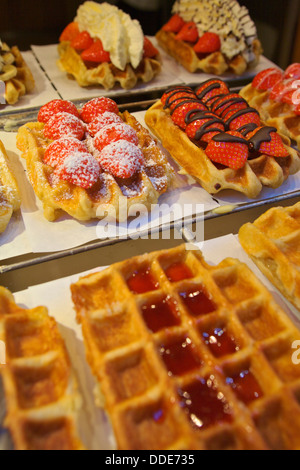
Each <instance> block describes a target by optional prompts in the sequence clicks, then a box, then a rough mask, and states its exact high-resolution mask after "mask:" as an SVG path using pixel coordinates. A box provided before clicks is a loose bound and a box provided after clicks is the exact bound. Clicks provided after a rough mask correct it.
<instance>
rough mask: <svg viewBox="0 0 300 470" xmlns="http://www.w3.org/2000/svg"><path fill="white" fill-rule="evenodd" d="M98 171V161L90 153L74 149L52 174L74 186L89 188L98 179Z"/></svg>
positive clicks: (99, 170)
mask: <svg viewBox="0 0 300 470" xmlns="http://www.w3.org/2000/svg"><path fill="white" fill-rule="evenodd" d="M100 172H101V169H100V166H99V163H98V162H97V160H96V159H95V158H94V157H93V156H92V155H91V154H90V153H88V152H80V151H75V152H72V153H70V154H69V155H68V156H67V157H66V158H65V159H64V161H63V162H62V163H61V164H59V165H58V166H57V167H56V169H55V170H54V175H55V176H56V177H57V178H58V179H62V180H65V181H68V182H69V183H71V184H74V185H75V186H80V187H81V188H83V189H89V188H91V187H92V186H94V184H95V183H96V182H97V181H98V179H99V174H100Z"/></svg>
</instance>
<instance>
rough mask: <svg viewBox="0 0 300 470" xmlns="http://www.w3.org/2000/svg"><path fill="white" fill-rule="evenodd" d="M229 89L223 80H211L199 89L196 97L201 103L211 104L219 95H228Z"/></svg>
mask: <svg viewBox="0 0 300 470" xmlns="http://www.w3.org/2000/svg"><path fill="white" fill-rule="evenodd" d="M228 93H230V92H229V88H228V86H227V85H226V83H225V82H223V80H220V79H209V80H206V81H205V82H203V83H202V84H201V85H200V86H199V87H198V88H197V89H196V95H197V97H198V99H199V100H200V101H202V102H203V103H205V104H206V103H207V104H209V101H210V100H211V99H212V98H214V97H215V96H218V95H227V94H228Z"/></svg>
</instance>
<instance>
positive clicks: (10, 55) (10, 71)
mask: <svg viewBox="0 0 300 470" xmlns="http://www.w3.org/2000/svg"><path fill="white" fill-rule="evenodd" d="M0 49H1V51H0V59H1V60H0V65H1V63H2V70H1V67H0V80H2V81H4V83H5V95H4V98H5V101H6V103H7V104H10V105H13V104H15V103H17V101H19V99H20V98H21V97H22V96H23V95H25V94H26V93H30V92H31V91H32V90H33V89H34V86H35V82H34V78H33V75H32V73H31V70H30V69H29V67H28V65H27V64H26V62H25V60H24V59H23V57H22V54H21V52H20V50H19V48H18V47H17V46H13V47H12V48H10V47H9V46H8V45H7V44H5V43H1V45H0Z"/></svg>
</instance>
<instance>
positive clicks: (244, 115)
mask: <svg viewBox="0 0 300 470" xmlns="http://www.w3.org/2000/svg"><path fill="white" fill-rule="evenodd" d="M250 123H253V124H256V125H257V126H260V125H261V121H260V116H259V113H258V111H256V109H254V108H250V107H248V108H246V109H240V110H238V111H236V110H235V109H234V110H232V111H229V112H228V113H227V114H226V118H225V124H226V126H227V128H229V130H231V131H234V130H238V129H239V128H240V127H243V126H245V125H246V124H250Z"/></svg>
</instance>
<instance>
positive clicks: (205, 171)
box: [145, 100, 300, 198]
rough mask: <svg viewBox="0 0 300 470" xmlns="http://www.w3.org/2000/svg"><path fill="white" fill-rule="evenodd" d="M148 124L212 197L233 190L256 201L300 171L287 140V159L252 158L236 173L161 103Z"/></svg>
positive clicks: (152, 110) (147, 118)
mask: <svg viewBox="0 0 300 470" xmlns="http://www.w3.org/2000/svg"><path fill="white" fill-rule="evenodd" d="M145 122H146V124H147V125H148V127H149V128H150V130H151V131H152V132H153V134H154V135H155V136H156V137H157V138H158V139H159V140H160V141H161V143H162V145H163V146H164V148H165V149H166V150H168V151H169V152H170V154H171V156H172V157H173V158H174V160H175V161H176V162H177V163H178V165H179V166H180V167H181V168H182V169H183V170H184V171H185V172H186V173H188V174H189V175H191V176H193V177H194V178H195V179H196V180H197V181H198V182H199V183H200V184H201V185H202V187H203V188H204V189H205V190H206V191H208V192H209V193H210V194H216V193H219V192H220V191H222V190H223V189H233V190H235V191H238V192H241V193H243V194H245V195H246V196H247V197H249V198H255V197H256V196H258V195H259V193H260V192H261V190H262V188H263V187H264V186H267V187H271V188H278V187H279V186H281V185H282V183H283V182H284V181H285V180H286V179H287V178H288V176H289V175H290V174H294V173H296V172H297V171H298V170H299V169H300V159H299V155H298V152H297V151H296V150H295V149H293V148H291V147H290V145H289V144H290V141H289V139H287V138H284V143H285V146H286V148H288V152H289V154H290V156H289V157H288V158H273V157H270V156H268V155H263V154H262V155H259V156H258V157H257V158H253V159H249V160H248V161H247V162H246V164H245V165H244V167H243V168H241V169H239V170H234V169H232V168H228V167H218V166H216V165H215V164H214V163H213V162H212V161H211V160H210V159H209V158H208V157H207V155H206V153H205V150H204V149H202V148H201V147H200V146H198V145H196V144H195V143H194V142H193V141H192V140H191V139H190V138H189V137H188V136H187V135H186V133H185V132H183V131H182V130H181V129H180V128H179V127H178V126H177V125H176V124H175V123H174V122H173V120H172V118H171V115H170V112H169V110H168V109H166V108H165V107H164V105H163V104H162V101H161V100H158V101H157V102H156V103H155V104H154V105H152V106H151V107H150V108H149V109H148V110H147V112H146V115H145Z"/></svg>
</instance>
